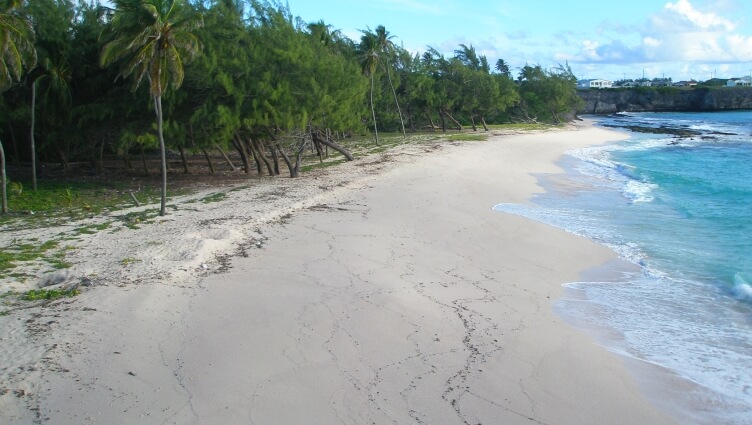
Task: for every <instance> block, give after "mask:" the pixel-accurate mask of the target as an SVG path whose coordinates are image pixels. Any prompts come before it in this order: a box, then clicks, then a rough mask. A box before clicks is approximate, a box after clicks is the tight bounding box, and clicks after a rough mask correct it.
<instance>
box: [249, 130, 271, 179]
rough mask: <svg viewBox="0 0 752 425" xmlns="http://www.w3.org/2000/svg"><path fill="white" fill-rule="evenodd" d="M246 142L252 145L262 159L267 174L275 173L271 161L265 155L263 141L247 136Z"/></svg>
mask: <svg viewBox="0 0 752 425" xmlns="http://www.w3.org/2000/svg"><path fill="white" fill-rule="evenodd" d="M248 143H249V144H250V145H251V146H253V148H254V149H255V151H256V155H258V157H259V158H260V159H261V161H263V163H264V165H265V166H266V171H268V172H269V175H270V176H275V175H276V174H274V167H273V166H272V163H271V162H269V158H267V157H266V152H265V151H266V146H264V142H262V141H261V139H251V138H250V137H249V138H248ZM259 174H261V173H259Z"/></svg>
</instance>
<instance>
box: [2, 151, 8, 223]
mask: <svg viewBox="0 0 752 425" xmlns="http://www.w3.org/2000/svg"><path fill="white" fill-rule="evenodd" d="M0 192H2V198H3V202H2V209H0V214H8V187H7V182H6V181H5V150H3V142H2V141H0Z"/></svg>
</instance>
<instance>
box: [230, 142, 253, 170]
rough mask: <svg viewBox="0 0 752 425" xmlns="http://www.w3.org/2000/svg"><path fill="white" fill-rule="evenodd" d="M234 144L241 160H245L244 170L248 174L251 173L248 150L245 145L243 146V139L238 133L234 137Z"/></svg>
mask: <svg viewBox="0 0 752 425" xmlns="http://www.w3.org/2000/svg"><path fill="white" fill-rule="evenodd" d="M232 145H233V146H235V149H236V150H237V151H238V153H239V154H240V160H241V161H243V171H244V172H245V173H246V174H251V162H250V161H249V159H248V152H246V150H245V147H244V146H243V141H242V140H240V137H239V136H238V135H237V134H235V136H234V137H233V138H232ZM225 158H227V156H225ZM228 162H229V159H228ZM230 165H232V163H230Z"/></svg>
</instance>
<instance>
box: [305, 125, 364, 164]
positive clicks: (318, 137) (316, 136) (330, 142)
mask: <svg viewBox="0 0 752 425" xmlns="http://www.w3.org/2000/svg"><path fill="white" fill-rule="evenodd" d="M312 135H313V139H314V140H316V141H317V142H318V143H321V144H323V145H326V146H329V147H330V148H332V149H334V150H335V151H337V152H339V153H341V154H342V155H344V156H345V158H347V160H348V161H353V160H355V158H353V156H352V154H351V153H350V152H349V151H348V150H347V149H345V148H343V147H342V146H340V145H339V144H337V142H335V141H333V140H325V139H324V138H322V137H321V134H320V133H319V132H317V131H316V132H313V133H312Z"/></svg>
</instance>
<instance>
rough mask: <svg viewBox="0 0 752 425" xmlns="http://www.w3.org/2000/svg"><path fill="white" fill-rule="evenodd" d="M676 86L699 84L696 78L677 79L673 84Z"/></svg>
mask: <svg viewBox="0 0 752 425" xmlns="http://www.w3.org/2000/svg"><path fill="white" fill-rule="evenodd" d="M672 85H673V86H674V87H694V86H696V85H697V81H695V80H689V81H677V82H675V83H674V84H672Z"/></svg>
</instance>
